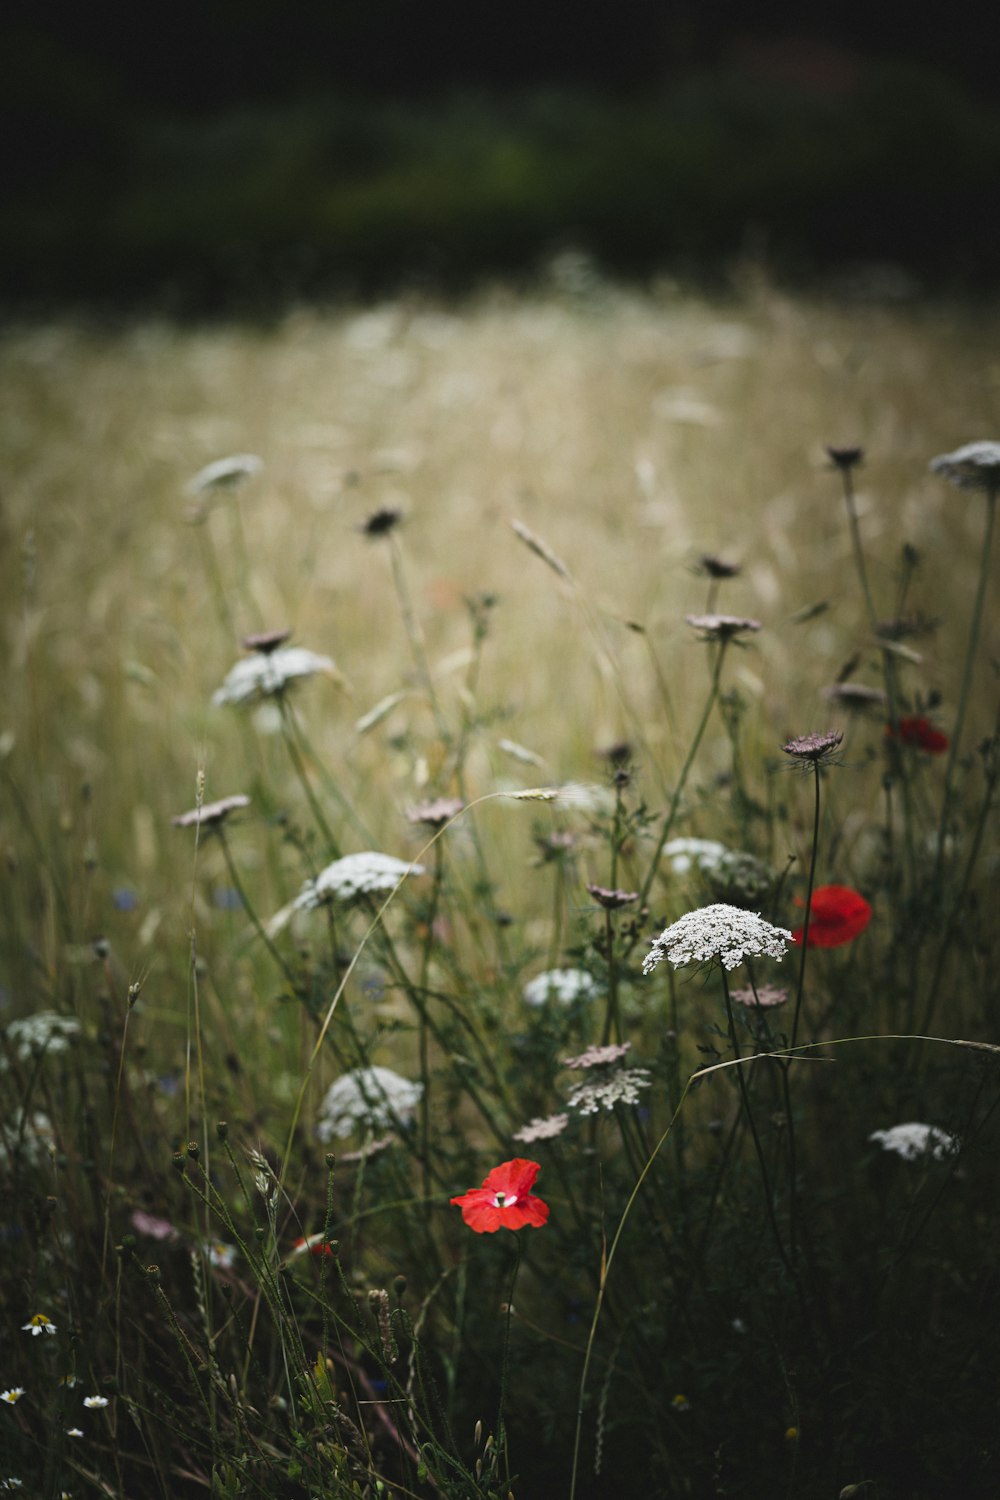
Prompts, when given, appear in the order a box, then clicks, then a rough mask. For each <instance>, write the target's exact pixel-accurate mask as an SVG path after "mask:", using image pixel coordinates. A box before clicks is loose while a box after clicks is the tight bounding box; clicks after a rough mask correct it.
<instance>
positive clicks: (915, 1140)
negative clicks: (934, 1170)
mask: <svg viewBox="0 0 1000 1500" xmlns="http://www.w3.org/2000/svg"><path fill="white" fill-rule="evenodd" d="M868 1139H869V1140H870V1141H875V1142H876V1143H877V1144H878V1145H879V1146H881V1147H882V1149H883V1151H894V1152H895V1153H896V1155H897V1156H901V1157H902V1158H903V1160H904V1161H917V1160H918V1159H919V1158H920V1157H921V1156H933V1157H935V1158H936V1159H937V1160H938V1161H941V1160H942V1159H943V1158H944V1157H946V1156H953V1155H954V1154H955V1152H956V1151H957V1150H958V1148H959V1142H958V1140H957V1138H956V1137H955V1136H953V1135H949V1134H948V1133H947V1131H945V1130H939V1129H938V1128H937V1126H936V1125H919V1124H917V1123H916V1122H911V1123H909V1124H907V1125H893V1126H892V1127H891V1129H889V1130H873V1131H872V1133H871V1135H870V1136H869V1137H868Z"/></svg>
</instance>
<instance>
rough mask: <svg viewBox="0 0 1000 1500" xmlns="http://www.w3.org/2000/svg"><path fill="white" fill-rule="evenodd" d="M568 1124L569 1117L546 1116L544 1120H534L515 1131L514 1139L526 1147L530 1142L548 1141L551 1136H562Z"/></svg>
mask: <svg viewBox="0 0 1000 1500" xmlns="http://www.w3.org/2000/svg"><path fill="white" fill-rule="evenodd" d="M568 1124H569V1115H546V1116H545V1118H544V1119H538V1118H536V1119H534V1120H532V1121H531V1122H530V1124H528V1125H523V1126H522V1127H521V1129H520V1130H515V1132H514V1139H515V1141H523V1142H524V1143H525V1144H526V1145H527V1144H529V1143H530V1142H531V1141H549V1140H551V1139H552V1138H553V1136H557V1135H562V1133H563V1131H564V1130H565V1129H566V1126H567V1125H568Z"/></svg>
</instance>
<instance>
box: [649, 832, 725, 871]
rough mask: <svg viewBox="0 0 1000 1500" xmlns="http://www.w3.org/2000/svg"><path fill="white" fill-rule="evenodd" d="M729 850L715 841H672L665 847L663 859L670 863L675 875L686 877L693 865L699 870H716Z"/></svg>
mask: <svg viewBox="0 0 1000 1500" xmlns="http://www.w3.org/2000/svg"><path fill="white" fill-rule="evenodd" d="M727 853H728V850H727V849H726V846H725V844H720V843H717V842H716V840H715V839H671V840H670V842H669V843H667V844H664V846H663V857H664V859H668V860H669V861H670V868H671V869H672V870H673V872H674V874H675V875H686V874H687V872H688V871H689V870H690V868H691V866H692V865H696V866H697V867H698V869H699V870H714V869H715V867H716V865H717V864H718V863H719V861H720V860H721V859H724V858H725V856H726V854H727Z"/></svg>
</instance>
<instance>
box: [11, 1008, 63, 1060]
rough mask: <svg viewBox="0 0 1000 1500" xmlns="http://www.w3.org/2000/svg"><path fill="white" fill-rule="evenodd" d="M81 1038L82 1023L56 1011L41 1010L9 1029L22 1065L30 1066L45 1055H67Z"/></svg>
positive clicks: (12, 1045) (22, 1018)
mask: <svg viewBox="0 0 1000 1500" xmlns="http://www.w3.org/2000/svg"><path fill="white" fill-rule="evenodd" d="M79 1034H80V1023H79V1021H76V1020H74V1019H73V1017H72V1016H60V1015H59V1014H58V1013H57V1012H56V1011H54V1010H39V1011H36V1012H35V1014H34V1015H33V1016H22V1017H21V1019H20V1020H18V1021H11V1023H10V1025H9V1026H8V1027H7V1040H8V1042H9V1043H10V1045H11V1047H12V1048H13V1049H14V1051H15V1053H16V1054H17V1058H18V1061H19V1062H28V1061H29V1060H30V1059H31V1058H32V1057H36V1056H37V1055H38V1054H39V1053H42V1052H65V1051H66V1050H67V1049H68V1047H69V1044H70V1040H71V1039H72V1038H73V1037H75V1036H79ZM2 1066H3V1064H2V1063H0V1067H2Z"/></svg>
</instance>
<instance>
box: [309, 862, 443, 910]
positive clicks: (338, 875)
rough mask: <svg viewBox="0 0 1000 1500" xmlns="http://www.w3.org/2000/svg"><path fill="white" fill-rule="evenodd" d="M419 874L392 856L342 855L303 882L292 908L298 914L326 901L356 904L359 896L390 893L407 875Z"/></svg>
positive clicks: (420, 869) (419, 868)
mask: <svg viewBox="0 0 1000 1500" xmlns="http://www.w3.org/2000/svg"><path fill="white" fill-rule="evenodd" d="M423 873H424V866H423V865H414V864H408V863H407V862H406V860H403V859H396V857H395V855H393V854H379V853H378V851H377V850H374V849H369V850H365V851H363V852H362V853H360V854H345V855H344V857H343V858H342V859H335V860H334V862H333V864H332V865H327V867H326V869H325V870H321V871H320V872H319V874H318V875H317V876H316V879H315V880H307V881H306V883H305V885H304V886H303V887H302V892H301V894H300V895H299V896H297V897H296V898H295V906H296V908H297V909H298V910H299V911H312V910H313V909H314V908H315V907H317V906H322V905H323V903H324V902H326V901H343V902H349V901H356V900H357V899H358V897H359V896H375V895H378V894H379V893H380V892H388V891H394V890H395V889H396V886H397V885H399V883H400V881H401V880H403V879H405V877H406V876H407V875H422V874H423Z"/></svg>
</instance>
